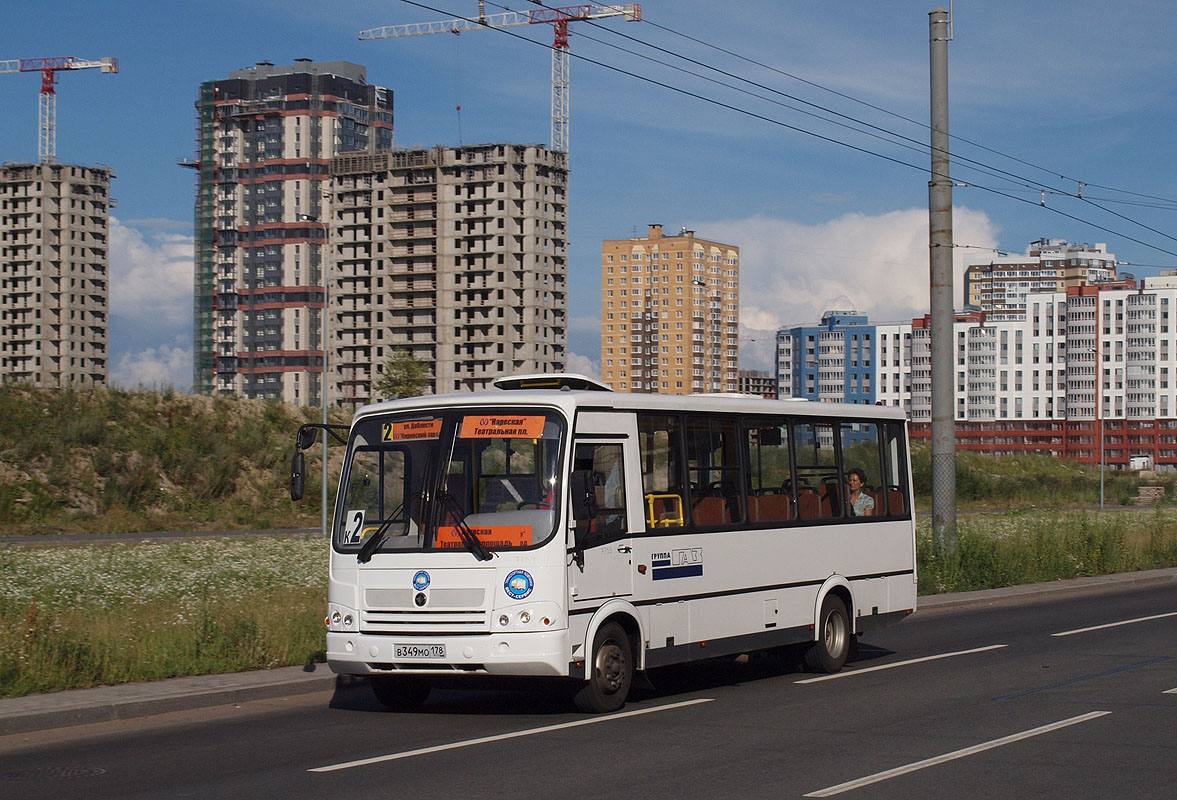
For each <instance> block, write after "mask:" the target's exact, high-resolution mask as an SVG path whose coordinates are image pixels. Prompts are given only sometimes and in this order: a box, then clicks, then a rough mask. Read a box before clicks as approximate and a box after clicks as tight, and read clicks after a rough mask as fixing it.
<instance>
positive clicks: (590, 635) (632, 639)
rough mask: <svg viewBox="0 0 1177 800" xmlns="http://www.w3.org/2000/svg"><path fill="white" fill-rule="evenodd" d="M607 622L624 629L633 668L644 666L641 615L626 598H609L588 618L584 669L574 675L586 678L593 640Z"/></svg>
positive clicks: (643, 636) (644, 655) (643, 667)
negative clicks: (627, 638) (614, 623)
mask: <svg viewBox="0 0 1177 800" xmlns="http://www.w3.org/2000/svg"><path fill="white" fill-rule="evenodd" d="M609 622H616V623H617V624H618V625H620V626H621V627H622V629H623V630H624V631H625V634H626V636H628V637H629V645H630V649H631V651H632V652H631V655H632V656H633V661H634V665H635V669H639V670H641V669H645V668H646V648H645V645H644V643H645V641H646V637H645V629H644V628H643V627H642V620H641V617H640V616H639V615H638V612H637V609H636V608H634V606H633V604H632V603H629V602H628V601H626V600H618V599H614V600H610V601H609V602H607V603H605V605H603V606H601V607H600V608H598V609H597V611H596V613H594V614H593V616H592V619H590V620H589V624H588V629H587V630H586V631H585V634H584V648H583V652H584V654H585V658H584V660H583V663H584V671H583V672H582V674H580V675H577V676H574V677H579V678H585V679H586V680H587V679H588V665H589V662H590V660H591V653H592V649H593V641H594V640H595V639H596V637H597V631H599V630H600V629H601V626H602V625H605V624H606V623H609Z"/></svg>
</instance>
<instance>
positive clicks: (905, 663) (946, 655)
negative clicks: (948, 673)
mask: <svg viewBox="0 0 1177 800" xmlns="http://www.w3.org/2000/svg"><path fill="white" fill-rule="evenodd" d="M1002 647H1009V645H1008V644H991V645H989V646H988V647H977V648H974V649H972V650H958V651H957V652H955V653H940V654H939V655H934V656H924V657H923V658H913V659H911V660H909V661H896V662H894V663H892V664H879V665H878V666H877V667H863V668H862V669H852V670H847V671H846V672H835V673H834V674H832V675H820V676H818V677H816V678H805V679H804V680H800V681H794V683H817V682H819V681H832V680H834V679H835V678H852V677H854V676H855V675H862V674H864V673H867V672H878V671H879V670H881V669H894V668H895V667H906V666H908V665H910V664H920V663H923V662H924V661H937V660H939V659H941V658H952V657H953V656H967V655H971V654H973V653H984V652H985V651H986V650H1000V649H1001V648H1002Z"/></svg>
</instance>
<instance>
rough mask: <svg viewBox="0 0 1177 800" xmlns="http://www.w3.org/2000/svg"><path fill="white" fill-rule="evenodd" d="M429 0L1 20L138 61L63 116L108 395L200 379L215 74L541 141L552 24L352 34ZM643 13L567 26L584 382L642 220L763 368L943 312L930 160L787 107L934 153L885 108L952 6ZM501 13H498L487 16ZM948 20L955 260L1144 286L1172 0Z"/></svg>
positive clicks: (20, 100) (425, 15) (1163, 230)
mask: <svg viewBox="0 0 1177 800" xmlns="http://www.w3.org/2000/svg"><path fill="white" fill-rule="evenodd" d="M509 4H510V5H512V7H513V8H515V9H517V10H522V9H525V8H527V7H528V6H529V4H528V3H527V2H525V0H513V3H509ZM426 5H429V6H432V7H433V8H435V9H438V10H437V11H431V10H427V9H424V8H420V7H416V6H414V5H411V4H408V3H404V2H397V0H382V2H369V1H367V0H365V1H364V2H341V3H333V4H324V3H322V2H309V1H308V2H302V0H281V1H279V0H235V2H221V1H220V0H214V1H213V2H195V3H190V4H171V3H159V2H142V1H141V0H123V1H122V2H113V3H112V2H93V0H91V1H90V2H75V1H74V0H58V2H55V3H53V4H43V3H9V4H7V5H6V8H5V10H4V23H5V24H4V29H3V34H0V42H2V44H0V59H9V58H30V57H42V56H64V55H73V56H77V57H80V58H93V59H97V58H100V57H103V56H115V57H117V58H118V59H119V60H120V66H121V71H120V73H119V74H117V75H102V74H100V73H99V72H98V71H97V70H85V71H78V72H75V73H65V74H62V75H61V77H60V80H59V82H58V120H57V122H58V125H57V128H58V132H57V137H58V139H57V153H58V158H59V160H61V161H69V162H79V163H94V164H108V165H110V166H112V167H113V168H114V169H115V171H116V173H117V176H118V177H117V178H116V180H115V182H114V187H113V190H112V193H113V196H114V197H115V198H116V199H117V201H118V206H117V208H115V209H114V210H113V212H112V216H113V221H112V287H111V305H112V318H111V332H110V339H111V366H112V370H111V371H112V380H113V381H114V382H116V383H118V384H120V385H123V386H135V385H145V386H162V385H172V386H175V387H176V388H180V389H185V388H187V387H188V385H189V383H190V380H191V347H192V321H191V303H192V299H191V281H192V238H191V236H192V202H193V197H194V176H193V174H192V173H191V171H189V170H185V169H182V168H180V167H178V166H176V161H177V160H178V159H180V158H185V157H191V156H192V154H193V149H194V138H195V122H194V117H193V108H192V104H193V101H194V100H195V97H196V92H197V89H198V86H199V84H200V83H201V82H202V81H205V80H212V79H217V78H221V77H225V76H227V75H228V73H229V72H230V71H231V70H235V69H240V68H242V67H245V66H249V65H252V64H253V63H255V62H257V61H261V60H269V61H272V62H274V63H276V64H288V63H291V61H292V60H293V59H295V58H299V57H307V58H312V59H315V60H318V61H329V60H349V61H354V62H356V63H359V64H362V65H364V66H366V67H367V70H368V80H369V81H370V82H371V83H375V84H379V85H383V86H388V87H390V88H392V89H393V90H394V92H395V114H396V120H395V133H394V135H395V141H396V145H397V146H399V147H406V146H421V145H425V146H430V145H434V144H445V145H456V144H458V143H460V142H461V143H466V144H473V143H479V142H499V141H518V142H540V143H547V141H548V137H549V130H550V120H549V109H550V86H551V82H550V78H551V58H550V51H549V50H548V49H547V46H548V45H550V43H551V29H550V27H548V26H527V27H520V28H511V29H510V31H511V33H512V34H514V35H507V34H506V33H504V32H501V31H490V30H487V31H475V32H470V33H466V34H462V35H461V36H453V35H448V34H447V35H437V36H422V37H416V38H405V39H389V40H380V41H359V40H358V39H357V34H358V32H359V31H360V30H364V29H368V28H375V27H379V26H382V25H391V24H399V23H407V22H419V21H428V20H434V19H442V18H449V17H453V16H473V15H474V14H475V13H476V9H477V2H476V0H432V1H431V2H428V3H426ZM642 6H643V16H644V19H645V22H642V23H628V22H624V21H622V20H620V19H613V20H606V21H602V22H600V23H597V24H588V23H584V22H581V23H575V24H574V25H573V34H572V52H573V54H574V58H573V62H572V89H571V105H572V114H571V117H572V121H571V165H572V179H571V189H570V194H571V201H570V222H569V238H570V242H571V247H570V258H569V282H570V287H571V291H570V309H569V311H570V319H571V325H570V328H571V330H570V351H571V353H572V358H571V359H570V362H571V363H570V366H571V367H573V368H576V369H578V370H580V371H588V372H592V371H594V370H595V369H596V364H597V362H598V360H599V352H598V351H599V341H598V336H599V328H598V324H599V319H598V317H599V311H600V297H599V269H600V242H601V240H602V239H616V238H625V237H628V236H632V235H635V234H636V235H644V232H645V229H646V228H645V226H646V225H647V223H651V222H657V223H661V224H663V225H664V226H665V227H666V228H667V229H669V230H677V229H678V228H680V227H688V228H691V229H693V230H695V231H696V232H697V233H698V235H700V236H704V237H707V238H712V239H718V240H721V241H725V242H730V243H732V244H737V245H740V246H741V248H742V256H743V258H742V280H741V289H742V291H741V323H742V325H743V326H744V328H745V330H744V332H743V335H744V337H745V341H744V342H743V344H742V349H741V357H742V361H743V363H744V365H745V366H750V367H766V366H768V363H769V362H768V354H769V352H770V350H771V346H770V342H769V338H770V336H771V334H770V333H768V332H769V331H771V330H773V329H774V328H776V327H778V326H781V325H785V324H795V323H800V322H808V321H812V320H815V319H816V318H817V317H818V316H820V314H821V312H822V310H824V309H825V308H831V307H838V308H845V307H847V306H849V307H853V308H857V309H859V310H860V311H864V312H866V313H869V314H870V316H871V318H872V319H877V320H902V319H905V318H910V317H912V316H914V315H918V314H922V313H924V311H925V310H926V305H927V283H928V279H927V211H926V208H927V180H928V175H927V171H926V170H927V164H928V157H927V155H926V154H924V153H921V152H915V151H912V150H910V149H905V148H903V147H900V146H897V145H895V144H892V143H887V142H883V141H880V140H878V139H875V138H870V137H868V136H865V135H863V134H861V133H856V132H851V131H848V130H846V129H844V128H841V127H837V126H835V125H833V124H831V123H829V122H827V121H821V120H817V119H814V118H813V117H810V116H806V115H804V114H802V113H799V112H798V111H797V110H794V109H793V108H787V107H784V106H782V105H780V104H781V103H788V104H789V105H791V106H794V107H796V108H804V109H807V110H809V111H815V109H814V108H813V107H812V106H805V105H802V103H801V102H800V101H805V102H808V103H812V104H815V105H817V106H821V107H824V108H826V109H830V110H832V111H835V112H837V113H839V114H843V115H846V116H847V117H851V118H854V119H855V120H861V121H864V122H867V123H869V124H870V125H874V126H877V127H878V128H883V129H886V130H888V131H895V132H898V133H900V134H901V135H903V136H906V137H909V138H910V139H914V140H916V142H917V143H923V142H926V141H927V139H928V134H927V131H926V129H924V128H922V127H921V126H920V125H918V124H913V123H910V122H907V121H905V120H903V119H901V118H899V117H896V116H892V115H890V114H885V113H883V112H881V111H879V110H876V109H874V108H870V107H869V106H876V107H878V108H881V109H885V110H886V111H888V112H892V113H893V114H896V115H900V117H907V118H910V119H912V120H916V121H925V120H927V118H928V88H927V87H928V77H927V76H928V12H929V11H930V10H931V9H932V8H933V7H934V6H935V3H934V2H921V3H913V2H908V1H907V0H894V1H893V2H886V3H878V2H860V1H854V0H852V1H851V2H848V3H840V4H830V3H814V2H796V1H794V2H764V1H762V0H747V1H745V2H741V3H738V4H737V3H716V2H713V1H712V2H702V1H701V0H699V1H696V0H674V1H671V0H653V1H652V2H647V3H643V4H642ZM501 10H502V9H501V7H498V6H495V5H494V4H491V3H488V5H487V12H488V13H494V12H498V11H501ZM954 10H955V16H956V19H955V40H954V41H953V42H952V43H951V45H950V49H949V63H950V66H949V73H950V102H951V123H950V125H951V130H952V133H953V135H954V136H956V137H960V138H958V139H957V140H956V141H955V142H954V144H953V151H954V155H956V156H964V157H967V158H971V159H973V160H975V161H976V162H980V163H981V164H983V165H985V166H986V167H987V168H988V169H989V171H990V174H985V173H982V172H980V171H978V170H975V169H970V168H968V167H967V166H966V164H964V163H963V162H962V163H958V164H957V165H955V166H954V168H953V176H954V178H955V179H956V180H958V181H960V182H962V183H968V184H971V185H970V186H969V187H961V188H958V189H957V190H956V191H955V193H954V201H955V206H956V215H955V223H956V224H955V237H954V238H955V241H956V243H957V244H958V245H961V247H958V249H957V251H956V253H957V256H958V259H957V260H958V266H963V263H964V256H965V255H966V253H970V252H971V253H985V252H986V248H989V249H996V250H1001V251H1005V252H1025V249H1026V247H1027V245H1028V244H1029V243H1030V242H1031V241H1033V240H1035V239H1039V238H1042V237H1047V238H1064V239H1068V240H1070V241H1077V242H1090V243H1096V242H1106V243H1107V245H1108V248H1109V250H1110V251H1111V252H1113V253H1115V254H1116V256H1117V257H1118V258H1119V259H1120V260H1122V261H1128V262H1131V263H1132V264H1133V265H1140V266H1130V267H1126V268H1125V269H1126V270H1127V271H1131V272H1134V273H1135V274H1137V275H1151V274H1155V273H1156V272H1157V271H1158V270H1159V269H1162V268H1177V255H1174V253H1177V240H1175V239H1174V238H1172V237H1173V236H1177V225H1174V224H1173V223H1174V220H1175V219H1177V211H1175V210H1174V208H1175V207H1177V203H1175V202H1162V201H1161V200H1158V199H1156V198H1166V199H1170V200H1174V199H1177V186H1175V185H1174V178H1175V177H1177V148H1175V147H1174V141H1173V133H1172V132H1173V131H1174V130H1177V103H1175V99H1177V98H1175V94H1177V88H1175V87H1177V80H1175V78H1177V75H1175V73H1177V51H1175V50H1174V48H1172V46H1171V42H1170V38H1171V34H1172V31H1173V30H1177V7H1173V6H1171V5H1170V4H1167V3H1159V2H1153V3H1144V2H1131V1H1129V2H1119V3H1115V4H1112V3H1108V2H1106V1H1105V2H1094V1H1092V2H1086V1H1085V0H1073V1H1071V2H1036V3H1016V2H1012V0H1011V1H1009V2H1007V1H1006V0H989V1H988V2H981V1H980V0H959V1H958V2H957V3H956V4H955V9H954ZM667 29H669V30H667ZM617 34H625V35H627V36H630V37H633V38H634V39H637V40H640V41H641V42H644V43H649V44H653V45H656V46H658V47H661V48H663V49H664V50H665V51H669V53H670V54H678V55H682V56H686V57H688V58H691V59H693V60H695V61H696V62H699V63H697V64H688V63H685V62H681V61H678V62H675V63H678V64H680V65H682V66H683V67H684V68H685V69H689V70H691V71H692V72H696V73H706V72H707V69H706V68H707V67H709V66H711V67H718V68H720V69H723V70H725V71H727V72H729V73H731V74H732V75H736V76H739V77H741V78H746V79H748V80H751V81H754V82H755V83H757V84H760V86H759V87H758V86H751V85H749V84H742V83H739V82H738V80H737V79H736V78H732V77H725V76H721V75H716V74H715V73H708V74H711V75H713V76H714V77H715V78H716V79H717V80H722V81H723V82H725V83H728V84H732V85H739V86H742V87H744V88H746V89H748V91H752V92H755V93H756V94H759V95H762V96H764V97H769V98H770V99H771V100H773V101H774V102H769V101H766V100H763V99H759V98H756V97H752V96H749V95H747V94H741V93H738V92H736V91H734V90H733V89H731V88H727V87H724V86H720V85H717V84H715V83H710V82H707V81H704V80H703V79H701V78H699V77H696V76H694V75H690V74H687V73H684V72H680V71H675V70H672V69H670V68H669V67H667V66H664V65H662V64H658V63H655V62H652V61H648V60H642V59H640V58H638V57H637V56H636V55H635V52H641V53H644V54H646V55H649V56H650V57H651V58H655V59H657V60H659V61H663V62H672V61H674V58H673V55H670V54H668V53H666V52H659V51H655V50H650V49H648V48H645V47H643V46H642V45H640V44H638V43H636V42H634V41H629V40H626V39H623V38H620V37H618V36H617ZM677 34H685V35H686V36H689V37H692V38H693V39H695V40H699V41H692V40H691V39H688V38H684V36H679V35H677ZM704 42H705V43H708V44H711V45H714V46H715V47H718V48H722V49H724V50H727V51H730V52H731V53H734V54H737V55H739V56H743V57H744V58H747V59H751V60H752V61H755V62H759V63H760V64H761V65H764V66H758V65H754V64H751V63H749V62H747V61H743V60H740V59H738V58H736V57H735V56H733V55H729V54H725V53H722V52H719V51H717V50H715V49H710V48H708V47H707V46H706V45H705V44H703V43H704ZM610 45H612V46H610ZM578 57H584V58H586V59H591V60H592V61H595V62H599V63H592V62H590V61H585V60H582V59H581V58H578ZM604 65H608V66H604ZM609 67H613V68H615V69H610V68H609ZM625 72H630V73H636V74H638V75H641V76H644V77H645V78H648V79H649V81H643V80H640V79H638V78H635V77H632V76H631V75H627V74H624V73H625ZM782 73H788V74H789V75H792V76H795V77H788V76H786V75H784V74H782ZM796 78H801V79H803V81H809V82H811V83H805V82H803V81H800V80H797V79H796ZM651 81H653V82H657V83H658V84H665V85H657V84H656V83H653V82H651ZM811 84H819V85H820V87H824V88H819V87H818V86H814V85H811ZM668 87H673V88H668ZM38 89H39V80H38V76H37V75H36V74H8V75H2V76H0V107H2V108H4V109H5V113H4V114H3V115H2V116H0V160H3V161H31V160H35V159H36V156H37V92H38ZM827 90H832V91H827ZM774 92H775V93H784V94H787V95H791V96H792V97H793V98H796V99H789V98H786V97H784V96H783V95H782V94H773V93H774ZM833 92H837V93H838V94H834V93H833ZM691 95H702V96H705V97H707V98H710V99H711V100H714V101H716V102H718V103H723V104H726V105H728V106H733V107H735V108H738V109H741V110H743V111H745V112H750V114H755V115H759V117H766V118H768V119H767V120H766V119H761V118H758V117H755V116H751V115H750V114H749V113H741V112H740V111H737V110H733V109H731V108H724V107H721V106H719V105H716V104H715V103H709V102H707V101H705V100H701V99H699V98H697V97H694V96H691ZM847 96H848V97H850V98H854V100H857V101H861V102H854V101H852V100H850V99H847ZM864 104H869V106H868V105H864ZM459 105H460V106H461V116H460V121H459V115H458V112H457V111H456V110H455V108H456V106H459ZM840 119H842V121H846V120H845V119H844V118H840ZM798 128H799V129H802V130H804V131H809V132H811V133H815V134H819V135H820V136H823V137H827V138H828V139H833V140H837V141H839V142H844V143H847V144H850V145H853V146H854V147H856V148H861V149H862V150H867V151H873V152H875V153H878V154H881V155H884V156H886V157H887V158H888V159H894V160H898V161H903V162H908V163H909V164H911V165H914V168H913V167H910V166H904V165H901V164H898V163H895V161H893V160H886V159H884V158H879V157H877V156H875V155H871V154H870V153H865V152H862V151H861V150H854V149H850V148H848V147H845V146H842V145H839V144H837V143H835V142H831V141H828V140H825V139H820V138H817V137H815V136H812V135H808V134H806V133H803V132H800V131H798V130H795V129H798ZM876 132H877V131H876ZM964 140H968V142H972V143H976V144H979V145H983V146H984V147H986V148H990V150H982V149H978V148H977V147H976V146H974V145H972V144H968V143H966V142H965V141H964ZM992 151H997V152H992ZM1007 156H1014V157H1016V158H1017V159H1020V160H1019V161H1015V160H1011V159H1010V158H1007ZM996 170H1001V171H1004V172H997V173H996V174H993V173H994V171H996ZM1006 173H1010V174H1012V176H1013V177H1011V175H1009V174H1006ZM1061 176H1066V177H1065V178H1064V177H1061ZM1080 181H1082V182H1083V183H1084V190H1083V194H1084V198H1086V199H1085V200H1080V199H1076V198H1072V197H1067V196H1066V195H1065V194H1055V193H1051V194H1048V195H1047V197H1046V206H1047V207H1048V208H1043V207H1042V206H1040V205H1039V201H1040V200H1041V194H1040V191H1041V189H1040V188H1039V186H1040V184H1042V185H1045V186H1048V187H1050V188H1051V189H1052V190H1057V191H1059V192H1062V193H1075V192H1077V190H1078V186H1079V182H1080ZM977 186H980V187H986V188H975V187H977ZM990 190H995V191H990ZM1113 190H1119V191H1113ZM997 192H1001V194H998V193H997ZM1127 192H1131V193H1134V194H1128V193H1127ZM1003 195H1008V196H1003ZM1015 198H1016V199H1015ZM1157 206H1161V207H1157ZM1056 210H1057V211H1060V212H1063V213H1065V214H1068V215H1070V216H1071V217H1073V218H1068V217H1066V216H1062V215H1061V214H1059V213H1055V211H1056ZM1109 211H1110V212H1114V214H1119V215H1122V217H1117V216H1115V215H1114V214H1113V213H1109ZM1123 217H1126V218H1127V219H1125V218H1123ZM1101 226H1102V228H1104V229H1109V230H1103V229H1101ZM1145 226H1147V227H1145ZM1150 228H1151V229H1152V230H1150ZM1134 240H1138V241H1134ZM964 246H968V247H971V248H976V249H975V250H970V249H967V248H966V247H964ZM1165 251H1171V252H1165ZM959 294H960V289H959V287H958V289H957V295H958V296H959Z"/></svg>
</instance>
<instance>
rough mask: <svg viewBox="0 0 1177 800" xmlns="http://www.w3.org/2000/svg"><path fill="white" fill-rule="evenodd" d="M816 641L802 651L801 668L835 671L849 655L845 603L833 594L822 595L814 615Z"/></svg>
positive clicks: (848, 622)
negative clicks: (803, 663) (817, 613)
mask: <svg viewBox="0 0 1177 800" xmlns="http://www.w3.org/2000/svg"><path fill="white" fill-rule="evenodd" d="M818 622H819V624H818V629H817V641H816V642H814V643H813V644H811V645H810V646H809V649H808V650H806V651H805V667H806V669H808V670H809V671H810V672H837V671H839V670H840V669H842V665H843V664H845V663H846V659H847V657H849V655H850V642H851V639H852V638H853V635H852V634H851V633H850V617H849V615H848V614H847V613H846V604H845V603H843V602H842V599H841V598H839V597H838V596H837V595H833V594H830V595H826V599H825V600H823V601H822V604H821V616H820V617H819V618H818Z"/></svg>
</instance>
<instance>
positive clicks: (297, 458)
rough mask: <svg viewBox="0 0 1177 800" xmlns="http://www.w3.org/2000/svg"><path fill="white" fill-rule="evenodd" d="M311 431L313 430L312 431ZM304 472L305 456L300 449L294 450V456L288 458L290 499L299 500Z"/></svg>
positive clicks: (302, 488)
mask: <svg viewBox="0 0 1177 800" xmlns="http://www.w3.org/2000/svg"><path fill="white" fill-rule="evenodd" d="M312 432H313V431H312ZM305 472H306V456H304V455H303V454H302V451H301V450H295V451H294V458H292V459H291V460H290V499H291V500H301V499H302V493H303V490H304V488H305V487H304V485H303V484H304V480H303V475H304V474H305Z"/></svg>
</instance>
